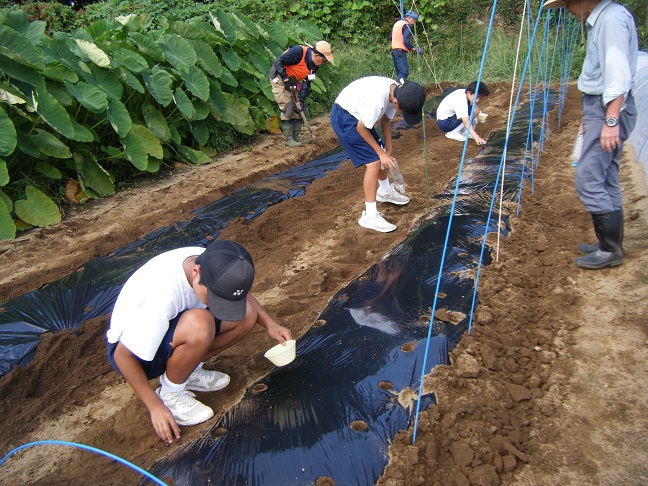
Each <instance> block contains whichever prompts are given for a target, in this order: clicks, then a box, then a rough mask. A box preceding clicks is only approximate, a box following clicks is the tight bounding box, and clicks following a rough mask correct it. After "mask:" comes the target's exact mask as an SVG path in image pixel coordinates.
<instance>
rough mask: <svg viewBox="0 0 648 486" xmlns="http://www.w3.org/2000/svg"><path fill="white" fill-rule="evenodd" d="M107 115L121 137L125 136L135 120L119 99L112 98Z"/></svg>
mask: <svg viewBox="0 0 648 486" xmlns="http://www.w3.org/2000/svg"><path fill="white" fill-rule="evenodd" d="M106 117H107V118H108V121H109V122H110V124H111V125H112V127H113V129H114V130H115V131H116V132H117V134H118V135H119V136H120V137H125V136H126V135H127V134H128V132H129V131H130V129H131V127H132V123H133V122H132V121H131V117H130V114H129V113H128V109H127V108H126V106H125V105H124V103H122V102H121V101H119V100H112V101H111V102H110V106H109V107H108V111H107V112H106Z"/></svg>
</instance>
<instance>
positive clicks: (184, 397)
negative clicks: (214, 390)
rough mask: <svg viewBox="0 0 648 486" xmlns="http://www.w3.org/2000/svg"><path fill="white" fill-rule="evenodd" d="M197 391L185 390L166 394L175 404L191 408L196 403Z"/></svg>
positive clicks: (166, 397) (167, 398)
mask: <svg viewBox="0 0 648 486" xmlns="http://www.w3.org/2000/svg"><path fill="white" fill-rule="evenodd" d="M195 396H196V394H195V393H193V392H190V391H189V390H185V391H183V392H181V393H169V394H166V395H165V397H164V398H165V399H166V400H168V401H169V402H171V403H172V405H173V406H178V407H183V408H187V409H190V408H191V407H193V406H194V405H195V404H196V401H197V400H196V399H195V398H194V397H195Z"/></svg>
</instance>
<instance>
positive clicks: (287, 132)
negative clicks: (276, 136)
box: [281, 120, 303, 147]
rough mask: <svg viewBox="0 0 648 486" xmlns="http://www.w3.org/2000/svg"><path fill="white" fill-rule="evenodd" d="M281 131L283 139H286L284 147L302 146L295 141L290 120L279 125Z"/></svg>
mask: <svg viewBox="0 0 648 486" xmlns="http://www.w3.org/2000/svg"><path fill="white" fill-rule="evenodd" d="M281 131H282V132H283V134H284V137H286V145H287V146H288V147H301V146H302V145H303V144H302V143H301V142H298V141H297V140H295V138H294V136H293V124H292V123H291V122H290V120H288V121H284V122H282V123H281Z"/></svg>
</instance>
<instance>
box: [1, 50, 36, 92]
mask: <svg viewBox="0 0 648 486" xmlns="http://www.w3.org/2000/svg"><path fill="white" fill-rule="evenodd" d="M0 73H2V74H3V75H4V76H10V77H12V78H14V79H17V80H20V81H23V82H25V83H28V84H30V85H31V86H34V87H35V86H44V85H45V80H44V79H43V77H42V76H41V75H40V74H39V72H38V71H36V70H35V69H32V68H31V67H29V66H25V65H23V64H19V63H17V62H16V61H13V60H11V59H9V58H8V57H5V56H3V55H1V54H0ZM4 76H3V77H4Z"/></svg>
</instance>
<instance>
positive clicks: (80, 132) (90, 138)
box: [71, 120, 96, 142]
mask: <svg viewBox="0 0 648 486" xmlns="http://www.w3.org/2000/svg"><path fill="white" fill-rule="evenodd" d="M72 125H73V126H74V135H73V136H72V137H71V138H72V140H75V141H77V142H94V141H96V140H95V136H94V135H93V134H92V132H91V131H90V130H88V129H87V128H86V127H84V126H83V125H81V124H80V123H77V122H76V121H75V120H72Z"/></svg>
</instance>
